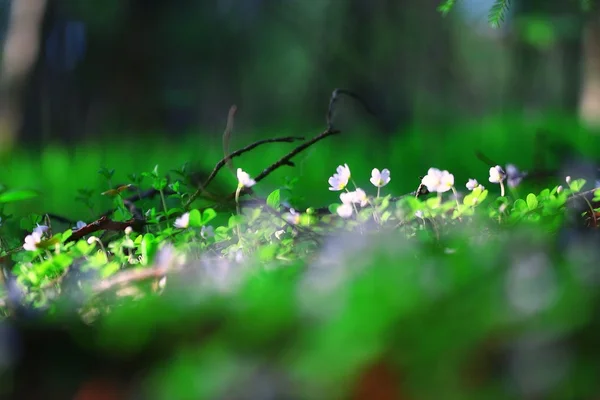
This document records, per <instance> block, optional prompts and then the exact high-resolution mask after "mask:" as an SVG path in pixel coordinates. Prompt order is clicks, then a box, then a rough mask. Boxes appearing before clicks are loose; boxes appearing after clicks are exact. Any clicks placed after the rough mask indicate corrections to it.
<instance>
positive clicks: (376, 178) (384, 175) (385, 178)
mask: <svg viewBox="0 0 600 400" xmlns="http://www.w3.org/2000/svg"><path fill="white" fill-rule="evenodd" d="M390 179H391V178H390V170H389V169H387V168H386V169H384V170H383V171H381V172H379V170H378V169H377V168H373V171H371V183H372V184H373V186H376V187H378V188H380V187H384V186H385V185H387V184H388V183H389V182H390Z"/></svg>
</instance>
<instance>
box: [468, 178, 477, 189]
mask: <svg viewBox="0 0 600 400" xmlns="http://www.w3.org/2000/svg"><path fill="white" fill-rule="evenodd" d="M478 186H479V182H477V179H469V182H467V189H469V190H473V189H475V188H476V187H478Z"/></svg>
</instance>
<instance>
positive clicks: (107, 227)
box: [65, 216, 146, 242]
mask: <svg viewBox="0 0 600 400" xmlns="http://www.w3.org/2000/svg"><path fill="white" fill-rule="evenodd" d="M145 225H146V221H144V220H140V219H135V218H132V219H130V220H127V221H122V222H121V221H113V220H110V219H108V217H106V216H102V217H100V219H98V220H96V221H94V222H91V223H89V224H87V225H86V226H82V227H81V228H80V229H77V230H75V231H73V233H72V234H71V236H70V237H69V238H68V239H67V240H66V241H65V242H73V241H76V240H79V239H81V238H82V237H84V236H86V235H89V234H91V233H94V232H98V231H114V232H123V231H124V230H125V229H126V228H127V227H131V229H133V230H134V231H136V232H139V233H142V232H143V228H144V226H145Z"/></svg>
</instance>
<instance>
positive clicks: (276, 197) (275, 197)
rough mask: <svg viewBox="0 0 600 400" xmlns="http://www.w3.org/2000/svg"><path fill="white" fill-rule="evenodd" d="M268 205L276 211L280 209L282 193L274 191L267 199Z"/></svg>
mask: <svg viewBox="0 0 600 400" xmlns="http://www.w3.org/2000/svg"><path fill="white" fill-rule="evenodd" d="M267 205H268V206H269V207H271V208H274V209H276V210H278V209H279V206H280V205H281V191H280V190H279V189H277V190H274V191H273V192H271V194H270V195H269V197H267Z"/></svg>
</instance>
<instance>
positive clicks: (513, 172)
mask: <svg viewBox="0 0 600 400" xmlns="http://www.w3.org/2000/svg"><path fill="white" fill-rule="evenodd" d="M526 175H527V172H521V171H519V169H518V168H517V167H516V166H515V165H513V164H506V177H507V179H506V183H508V187H511V188H514V187H517V186H519V183H521V180H522V179H523V178H524V177H525V176H526Z"/></svg>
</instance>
